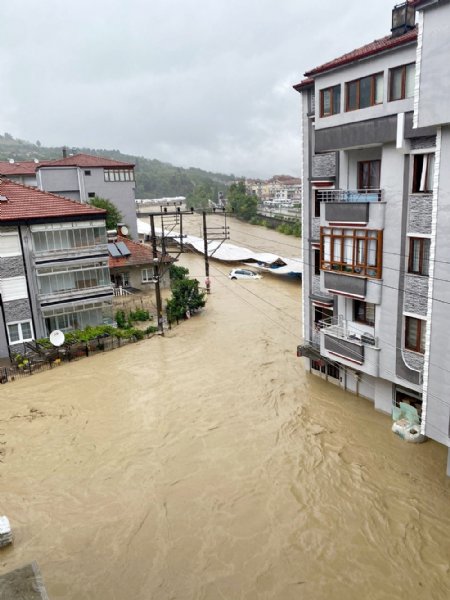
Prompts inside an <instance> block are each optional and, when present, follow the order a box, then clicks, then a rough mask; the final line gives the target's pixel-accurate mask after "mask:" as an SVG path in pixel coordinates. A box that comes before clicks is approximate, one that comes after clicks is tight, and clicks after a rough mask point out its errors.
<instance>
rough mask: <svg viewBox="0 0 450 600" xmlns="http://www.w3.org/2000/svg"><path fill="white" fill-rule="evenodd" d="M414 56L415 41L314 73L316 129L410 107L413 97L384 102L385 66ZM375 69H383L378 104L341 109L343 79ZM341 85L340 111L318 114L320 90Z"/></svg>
mask: <svg viewBox="0 0 450 600" xmlns="http://www.w3.org/2000/svg"><path fill="white" fill-rule="evenodd" d="M415 60H416V44H415V43H412V44H411V45H409V46H405V47H401V48H398V49H397V50H394V51H391V52H389V53H385V54H380V55H379V56H376V57H371V58H370V59H367V60H361V61H358V62H357V63H355V64H353V65H346V66H345V67H344V68H341V69H336V70H335V71H331V72H329V73H325V74H323V75H317V76H316V81H315V91H316V97H317V99H318V101H317V102H316V131H319V130H320V129H323V128H327V127H335V126H337V125H345V124H349V123H354V122H357V121H364V120H366V119H378V118H380V117H386V116H389V115H395V114H397V113H399V112H407V111H411V110H412V109H413V98H406V99H404V100H396V101H394V102H388V92H389V69H391V68H393V67H396V66H400V65H404V64H408V63H412V62H414V61H415ZM378 72H384V87H383V97H384V101H383V103H382V104H378V105H376V106H371V107H368V108H363V109H359V110H352V111H348V112H345V83H346V82H349V81H353V80H354V79H359V78H360V77H365V76H367V75H372V74H375V73H378ZM339 83H340V84H342V85H341V112H340V113H339V114H336V115H331V116H329V117H323V118H320V90H321V89H324V88H328V87H331V86H334V85H337V84H339Z"/></svg>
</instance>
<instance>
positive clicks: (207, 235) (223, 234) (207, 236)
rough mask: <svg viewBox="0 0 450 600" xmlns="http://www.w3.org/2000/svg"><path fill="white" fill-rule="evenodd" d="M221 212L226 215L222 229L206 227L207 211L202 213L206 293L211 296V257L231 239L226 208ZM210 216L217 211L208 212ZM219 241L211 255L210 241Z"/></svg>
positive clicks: (222, 208)
mask: <svg viewBox="0 0 450 600" xmlns="http://www.w3.org/2000/svg"><path fill="white" fill-rule="evenodd" d="M218 210H219V211H220V213H222V214H223V215H224V221H225V222H224V225H222V226H221V227H209V228H208V227H207V225H206V214H207V211H206V210H203V211H202V217H203V251H204V254H205V285H206V293H207V294H210V293H211V280H210V278H209V256H212V255H213V254H214V252H216V250H218V249H219V248H220V246H221V245H222V244H223V243H224V241H225V240H228V239H230V228H229V227H228V226H227V214H229V213H227V212H226V211H225V207H221V208H219V209H218ZM208 212H209V214H213V213H215V212H216V209H215V208H213V210H212V211H208ZM214 240H215V241H219V242H220V244H219V245H218V246H217V248H216V249H215V250H214V251H213V252H211V254H210V255H209V253H208V241H209V242H211V241H214Z"/></svg>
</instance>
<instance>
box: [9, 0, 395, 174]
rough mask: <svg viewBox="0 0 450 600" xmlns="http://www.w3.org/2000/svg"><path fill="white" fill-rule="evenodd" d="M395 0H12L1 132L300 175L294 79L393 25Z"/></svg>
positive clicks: (181, 161)
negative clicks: (318, 0) (317, 0)
mask: <svg viewBox="0 0 450 600" xmlns="http://www.w3.org/2000/svg"><path fill="white" fill-rule="evenodd" d="M394 4H395V1H392V0H375V1H371V0H346V1H345V2H338V1H335V0H321V1H320V2H312V1H310V0H127V1H126V2H124V1H123V0H77V2H64V1H63V0H20V1H18V2H5V3H4V5H3V6H2V19H1V24H2V33H1V36H0V69H1V87H0V90H1V92H0V132H5V131H7V132H9V133H11V134H12V135H13V136H14V137H19V138H22V139H26V140H30V141H32V142H35V141H36V140H38V139H39V140H40V141H41V142H42V144H43V145H61V146H62V145H64V144H66V145H69V146H89V147H91V148H109V149H113V148H117V149H120V150H121V151H123V152H126V153H130V154H136V155H143V156H146V157H148V158H157V159H159V160H163V161H167V162H171V163H172V164H175V165H178V166H183V167H189V166H193V167H200V168H203V169H208V170H211V171H220V172H224V173H234V174H235V175H247V176H256V177H268V176H271V175H273V174H281V173H287V174H292V175H299V174H300V137H299V131H300V119H299V106H300V96H299V94H297V93H296V92H295V91H294V90H293V89H292V85H293V84H295V83H297V82H298V81H300V80H301V79H302V77H303V73H304V72H305V71H306V70H308V69H311V68H313V67H314V66H317V65H319V64H322V63H323V62H326V61H327V60H329V59H332V58H334V57H336V56H340V55H341V54H343V53H345V52H348V51H350V50H352V49H353V48H356V47H358V46H361V45H363V44H366V43H368V42H370V41H372V40H374V39H376V38H379V37H383V36H384V35H387V34H388V33H389V29H390V18H391V10H392V8H393V6H394Z"/></svg>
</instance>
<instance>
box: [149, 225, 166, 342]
mask: <svg viewBox="0 0 450 600" xmlns="http://www.w3.org/2000/svg"><path fill="white" fill-rule="evenodd" d="M150 233H151V239H152V252H153V279H154V281H155V292H156V313H157V315H158V331H159V333H160V334H161V335H164V323H163V314H162V301H161V286H160V281H159V258H158V249H157V247H156V232H155V215H154V214H150Z"/></svg>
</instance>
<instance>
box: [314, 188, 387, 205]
mask: <svg viewBox="0 0 450 600" xmlns="http://www.w3.org/2000/svg"><path fill="white" fill-rule="evenodd" d="M382 198H383V190H379V189H365V190H328V189H327V190H317V199H318V200H319V202H380V201H381V200H382Z"/></svg>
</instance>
